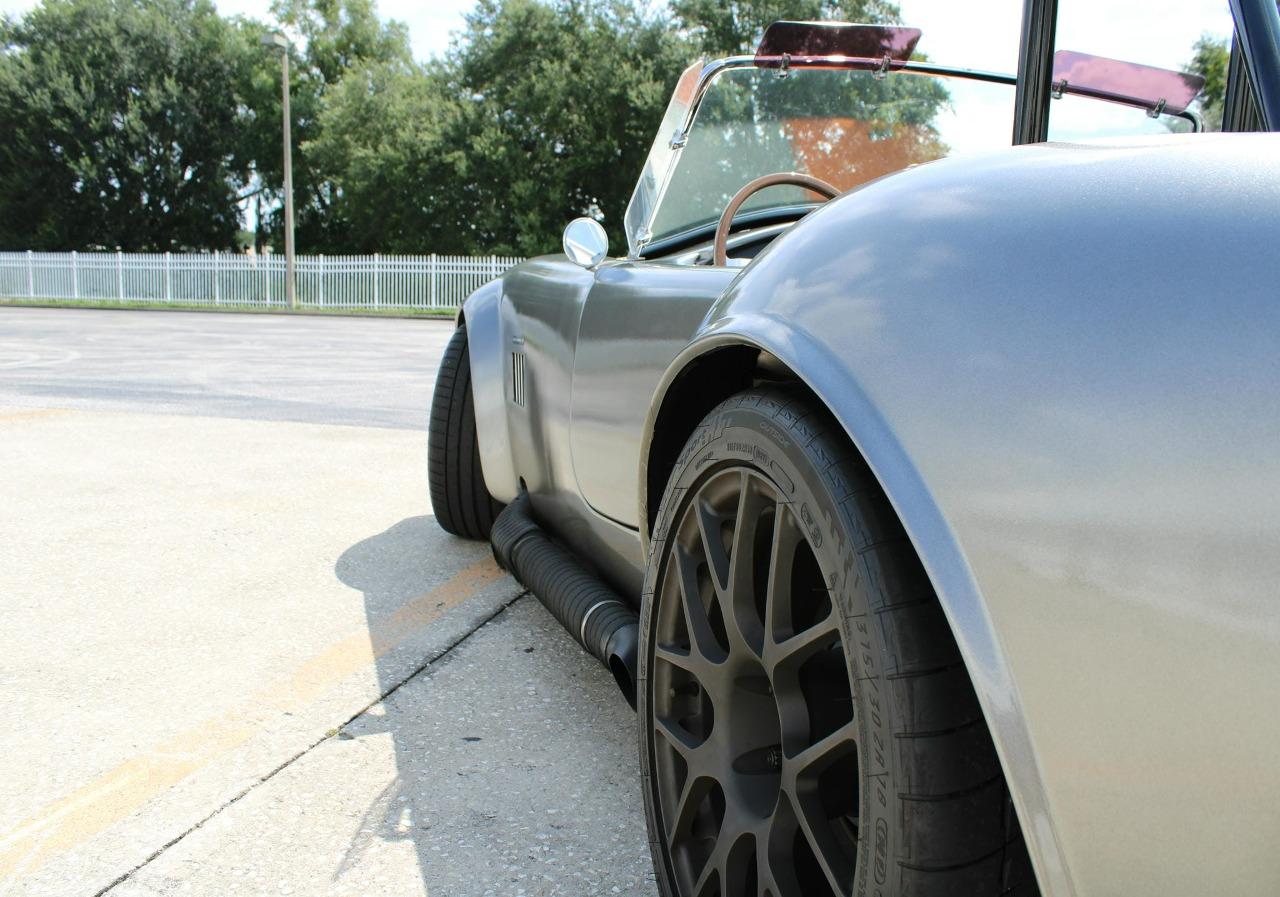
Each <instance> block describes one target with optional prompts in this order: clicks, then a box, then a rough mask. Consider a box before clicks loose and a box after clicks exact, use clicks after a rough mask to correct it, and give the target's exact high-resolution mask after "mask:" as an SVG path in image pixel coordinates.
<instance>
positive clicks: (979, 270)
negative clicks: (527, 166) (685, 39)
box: [429, 0, 1280, 897]
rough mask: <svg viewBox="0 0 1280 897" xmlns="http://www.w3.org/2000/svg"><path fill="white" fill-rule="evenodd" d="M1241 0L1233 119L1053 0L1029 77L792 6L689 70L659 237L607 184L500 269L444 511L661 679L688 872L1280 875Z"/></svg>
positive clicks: (679, 840) (473, 353)
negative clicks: (1074, 137) (976, 66)
mask: <svg viewBox="0 0 1280 897" xmlns="http://www.w3.org/2000/svg"><path fill="white" fill-rule="evenodd" d="M1231 5H1232V14H1233V18H1234V23H1235V34H1234V40H1233V45H1232V51H1231V62H1230V66H1229V72H1228V76H1227V85H1226V93H1225V99H1224V101H1223V104H1222V106H1221V121H1222V125H1221V130H1222V131H1224V132H1236V133H1217V134H1213V133H1201V132H1203V131H1205V130H1206V128H1205V125H1204V122H1203V121H1202V120H1201V117H1200V116H1199V115H1197V112H1196V110H1197V109H1199V108H1201V107H1200V105H1198V104H1197V103H1196V102H1195V98H1196V95H1197V92H1198V91H1199V90H1200V89H1201V86H1202V81H1201V79H1200V78H1198V77H1196V76H1193V75H1188V74H1184V73H1180V72H1173V71H1165V70H1161V69H1155V68H1151V67H1149V66H1145V65H1137V64H1133V63H1130V62H1126V61H1121V60H1115V59H1106V58H1102V57H1099V56H1094V55H1089V54H1086V53H1080V52H1073V51H1069V50H1065V49H1056V48H1055V16H1056V13H1055V10H1056V2H1054V0H1027V3H1026V8H1025V12H1024V20H1023V25H1022V42H1021V47H1020V57H1019V70H1018V73H1017V75H1016V76H1015V75H1004V74H999V73H993V72H985V71H973V70H968V69H956V68H949V67H946V66H945V65H941V64H937V63H934V62H929V61H923V59H922V57H921V56H920V55H919V54H918V53H917V52H916V49H917V45H919V46H921V47H924V48H925V49H927V42H924V41H922V39H921V34H920V32H919V31H917V30H915V29H910V28H905V27H897V26H862V25H844V24H833V23H821V24H816V23H796V22H780V23H777V24H776V25H774V26H772V27H771V28H770V29H769V30H768V31H767V33H766V34H765V37H764V39H763V41H762V42H761V44H760V47H759V50H758V52H757V53H756V54H755V55H753V56H742V57H734V58H728V59H721V60H718V61H714V62H710V63H705V64H704V63H699V64H696V65H694V66H692V67H690V68H689V69H688V70H687V71H686V72H685V73H684V74H683V76H682V77H681V78H680V80H679V83H678V85H677V87H676V90H675V94H674V96H673V98H672V100H671V103H670V106H669V108H668V109H667V112H666V116H665V118H664V119H663V121H662V124H661V128H660V130H659V132H658V135H657V138H656V140H655V141H654V144H653V148H652V150H651V152H650V154H649V156H648V160H647V162H646V164H645V166H644V170H643V171H642V172H641V173H640V178H639V182H638V184H637V186H636V189H635V194H634V197H633V199H632V201H631V204H630V207H629V208H628V211H627V215H626V221H625V225H626V234H627V239H628V246H627V247H626V255H625V257H610V256H609V254H608V248H607V246H606V241H605V236H604V231H603V230H602V229H601V227H600V225H599V224H598V223H596V222H595V221H593V220H591V219H585V218H584V219H579V220H577V221H574V222H572V223H571V224H570V225H569V226H568V228H567V229H566V231H565V234H564V254H563V255H555V256H548V257H543V258H536V259H532V260H529V261H527V262H524V263H523V264H521V265H519V266H517V267H515V268H514V269H512V270H511V271H509V272H507V273H506V274H505V275H504V276H503V277H502V278H500V279H499V280H496V281H494V282H492V283H490V284H488V285H487V286H485V287H483V288H482V289H480V290H479V291H477V292H476V293H475V294H474V295H472V296H471V297H470V298H469V299H468V300H467V302H466V304H465V305H464V307H463V309H462V312H461V314H460V316H459V318H458V329H457V332H456V334H455V335H454V337H453V340H452V342H451V343H450V346H449V349H448V352H447V353H446V356H445V358H444V362H443V365H442V367H441V371H440V376H439V380H438V383H437V387H436V392H435V399H434V405H433V408H432V413H431V426H430V470H429V473H430V485H431V496H432V501H433V505H434V511H435V514H436V517H437V519H438V520H439V522H440V524H441V525H442V526H443V527H444V528H445V529H447V530H449V531H450V532H452V533H456V534H458V535H462V536H467V537H472V538H485V539H491V540H492V542H493V546H494V551H495V554H496V556H497V557H498V559H499V561H500V562H501V563H502V564H503V565H504V566H506V567H507V569H509V570H510V571H511V572H512V573H513V574H514V575H515V576H516V577H517V578H518V579H519V580H520V581H521V582H522V583H524V584H525V585H526V586H527V587H528V588H529V589H530V590H531V591H532V592H533V593H535V594H536V595H537V596H538V598H539V599H540V600H541V601H542V602H543V603H544V604H545V605H546V606H547V608H548V609H549V610H550V611H551V613H552V614H554V615H555V616H556V618H557V619H558V620H560V621H561V622H562V623H563V624H564V625H565V626H566V627H567V628H568V629H569V631H570V632H571V633H572V634H573V635H574V637H575V638H577V639H578V640H579V641H580V642H581V643H582V645H583V646H584V647H585V648H586V649H587V650H588V651H590V652H592V653H593V654H595V655H596V656H597V657H599V658H600V659H601V660H602V661H603V662H604V663H605V664H606V665H607V666H608V667H609V669H610V670H611V671H612V672H613V674H614V676H615V677H616V678H617V680H618V683H619V686H620V687H621V689H622V691H623V693H624V694H625V695H626V696H627V697H628V699H630V700H631V701H632V703H633V704H634V706H635V707H636V709H637V711H638V712H639V715H640V721H641V725H640V732H641V737H640V745H639V748H640V750H639V754H640V771H641V776H640V782H641V786H642V788H643V792H644V799H645V805H646V810H647V817H648V826H649V835H650V839H651V842H652V852H653V858H654V864H655V868H656V874H657V883H658V887H659V889H660V891H661V893H662V894H663V895H664V897H677V895H679V897H712V895H719V897H742V895H752V897H763V895H769V897H801V895H803V897H822V895H883V897H890V895H893V897H905V895H961V897H967V895H977V897H997V895H1015V894H1016V895H1032V894H1037V893H1039V894H1043V895H1052V897H1073V895H1075V897H1106V895H1124V897H1141V895H1183V894H1185V895H1207V894H1213V895H1248V897H1251V895H1258V897H1266V895H1276V894H1280V687H1278V686H1280V586H1278V585H1277V584H1278V583H1280V462H1278V461H1277V456H1278V453H1280V448H1278V447H1280V137H1277V136H1275V135H1274V134H1271V133H1241V132H1266V131H1275V130H1277V129H1280V14H1278V11H1277V5H1276V0H1232V4H1231ZM1084 49H1087V48H1084ZM1002 103H1003V108H1005V109H1007V110H1009V123H1010V125H1011V126H1012V132H1013V140H1012V143H1013V144H1014V145H1013V146H1010V145H1009V144H1010V139H1009V131H1008V130H1007V129H1005V128H1001V129H990V128H987V129H983V128H974V127H969V128H953V127H949V125H948V122H949V121H950V122H954V121H957V120H966V121H973V120H974V119H973V118H969V119H965V118H964V116H965V110H966V109H973V108H978V107H981V108H988V109H989V108H996V107H1000V104H1002ZM975 104H977V105H975ZM983 104H985V105H983ZM1058 116H1061V118H1057V117H1058ZM949 117H950V118H949ZM1055 120H1056V121H1058V122H1059V123H1060V126H1059V128H1058V132H1057V133H1059V134H1062V133H1066V131H1063V127H1065V126H1066V125H1067V124H1071V123H1072V122H1075V123H1079V122H1085V123H1087V124H1090V127H1091V128H1092V131H1091V133H1095V134H1096V133H1099V132H1100V131H1101V132H1102V133H1105V134H1112V135H1115V136H1111V137H1103V138H1101V139H1096V140H1089V141H1087V142H1072V141H1071V140H1069V139H1068V140H1056V139H1050V138H1054V136H1055ZM1068 130H1069V129H1068Z"/></svg>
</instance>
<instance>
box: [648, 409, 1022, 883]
mask: <svg viewBox="0 0 1280 897" xmlns="http://www.w3.org/2000/svg"><path fill="white" fill-rule="evenodd" d="M650 548H651V552H650V555H649V566H648V571H647V575H646V581H645V593H644V607H643V609H642V616H641V632H642V636H641V637H642V647H641V664H640V677H639V682H638V684H637V689H638V697H639V710H640V719H641V727H640V728H641V736H640V737H641V763H642V766H643V784H644V797H645V809H646V815H647V820H648V826H649V836H650V841H651V849H652V853H653V858H654V865H655V868H656V871H657V878H658V882H659V887H660V889H661V892H662V894H663V895H664V897H765V895H768V897H835V895H841V897H845V895H871V894H882V895H885V897H890V895H896V897H906V895H965V897H988V895H989V897H996V895H1009V894H1025V895H1030V894H1034V893H1035V885H1034V881H1033V879H1032V878H1031V875H1030V871H1029V865H1028V863H1027V861H1026V851H1025V847H1024V846H1023V844H1022V840H1021V836H1020V834H1019V832H1018V828H1017V822H1016V819H1015V817H1014V815H1013V813H1012V810H1011V807H1010V803H1009V799H1008V795H1007V791H1006V788H1005V783H1004V778H1003V776H1002V774H1001V770H1000V766H999V764H998V762H997V759H996V755H995V751H994V748H993V746H992V743H991V740H990V737H989V735H988V733H987V729H986V726H985V723H984V721H983V718H982V714H981V711H980V709H979V706H978V702H977V699H976V696H975V694H974V691H973V688H972V685H971V684H970V682H969V680H968V677H967V675H966V673H965V670H964V666H963V664H962V663H961V660H960V656H959V652H958V650H957V648H956V643H955V640H954V639H953V637H952V635H951V632H950V629H949V628H948V624H947V621H946V619H945V618H944V616H943V613H942V609H941V607H940V606H939V604H938V601H937V598H936V597H935V596H934V594H933V592H932V589H931V587H930V584H929V581H928V578H927V577H926V575H925V574H924V571H923V569H922V567H921V565H920V562H919V560H918V559H917V557H916V555H915V553H914V551H913V550H912V547H911V545H910V543H909V542H908V540H907V538H906V535H905V533H904V531H903V529H902V527H901V525H900V524H899V523H898V521H897V519H896V517H895V516H894V513H893V510H892V508H891V507H890V506H889V504H888V501H887V500H886V498H885V497H884V495H883V493H882V492H881V491H880V489H879V486H878V484H877V483H876V481H875V479H874V477H873V476H872V474H871V472H870V471H869V470H868V469H867V467H866V466H865V464H864V463H863V462H862V461H861V458H860V456H859V455H858V453H857V452H856V450H855V449H854V448H853V446H852V445H851V444H850V443H849V441H848V439H847V437H846V436H845V435H844V433H843V432H841V430H840V428H839V427H838V425H837V424H835V423H834V421H832V420H831V419H830V417H829V416H828V415H826V413H825V412H824V411H823V410H822V409H820V408H818V407H815V406H814V405H812V404H811V403H810V402H809V400H807V399H806V398H804V397H800V396H796V395H792V394H791V393H789V392H786V391H783V390H780V389H776V388H774V389H755V390H750V391H747V392H744V393H741V394H739V395H737V396H734V397H733V398H731V399H729V400H727V401H725V402H724V403H722V404H721V405H720V406H719V407H717V408H716V409H715V410H713V411H712V412H711V414H709V415H708V416H707V418H706V419H705V420H704V421H703V422H702V424H701V425H700V426H699V428H698V429H697V430H696V431H695V433H694V434H693V436H692V437H691V438H690V439H689V442H688V443H687V444H686V446H685V448H684V451H683V452H682V454H681V456H680V458H679V460H678V461H677V463H676V466H675V469H674V470H673V472H672V474H671V477H670V480H669V482H668V483H667V487H666V492H665V494H664V496H663V499H662V503H661V506H660V509H659V512H658V520H657V523H656V525H655V527H654V538H653V541H652V544H651V546H650Z"/></svg>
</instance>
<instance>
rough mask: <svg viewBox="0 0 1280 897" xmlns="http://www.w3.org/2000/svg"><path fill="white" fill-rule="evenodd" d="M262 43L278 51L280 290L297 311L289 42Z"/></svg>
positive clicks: (271, 37)
mask: <svg viewBox="0 0 1280 897" xmlns="http://www.w3.org/2000/svg"><path fill="white" fill-rule="evenodd" d="M262 43H263V44H265V45H266V46H268V47H274V48H276V49H278V50H280V59H281V79H280V80H281V85H282V86H281V92H282V96H283V110H282V111H283V113H284V115H283V118H284V269H285V275H284V290H285V297H286V299H287V301H288V303H289V308H297V306H298V299H297V295H296V294H295V292H294V285H295V284H296V283H297V281H296V279H295V277H294V257H293V137H292V134H291V130H290V124H291V120H292V118H293V116H292V115H291V114H290V113H289V40H288V38H286V37H285V36H284V35H283V34H268V35H266V36H265V37H263V38H262Z"/></svg>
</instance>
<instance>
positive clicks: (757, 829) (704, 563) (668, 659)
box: [646, 465, 859, 897]
mask: <svg viewBox="0 0 1280 897" xmlns="http://www.w3.org/2000/svg"><path fill="white" fill-rule="evenodd" d="M802 513H803V512H798V511H797V510H796V508H795V507H793V505H791V504H790V503H788V502H786V501H785V500H783V498H782V495H781V493H780V491H779V489H778V488H777V487H776V486H775V484H774V483H773V481H771V480H770V479H769V478H768V477H767V476H765V475H764V474H763V473H761V472H760V471H758V470H756V469H755V468H752V467H749V466H737V465H734V466H728V467H722V468H719V469H717V470H715V471H713V472H711V473H710V474H708V475H705V476H704V477H703V478H702V479H701V480H700V483H699V484H698V485H697V486H695V488H694V489H693V490H691V495H689V496H687V497H686V499H685V502H684V505H683V508H682V510H680V511H679V512H678V516H677V519H676V522H675V524H674V525H673V527H672V529H671V531H670V536H669V538H668V539H667V542H666V545H665V551H666V556H665V559H664V567H663V571H662V576H661V579H660V580H659V582H658V587H657V590H656V593H655V600H656V601H657V606H656V609H655V617H654V629H653V638H652V639H651V646H652V647H651V650H652V652H653V654H652V658H651V664H650V670H651V675H650V687H651V688H652V701H651V703H650V706H651V707H652V714H651V719H650V721H649V727H648V730H647V732H646V738H647V747H648V750H649V752H650V756H651V759H652V762H653V771H654V776H653V782H652V787H653V788H654V797H655V798H656V807H657V810H658V816H659V818H660V821H661V826H660V828H661V831H660V833H659V837H660V838H661V839H662V840H663V841H664V844H663V845H662V846H663V847H664V848H665V851H666V853H667V856H668V860H669V862H670V865H671V869H672V872H673V874H674V876H675V880H676V882H677V885H678V888H679V894H680V895H681V897H744V895H749V897H809V895H833V897H834V895H847V894H849V893H850V892H851V891H852V888H853V882H854V876H855V872H856V863H857V852H858V850H857V849H858V821H859V792H858V787H859V786H858V783H859V761H858V732H857V719H856V718H855V710H854V701H853V696H852V690H851V687H850V682H851V677H850V671H849V664H848V662H847V659H846V652H845V646H844V644H843V640H842V637H841V629H840V611H839V607H838V606H836V604H834V603H833V601H832V598H831V595H830V593H829V590H828V589H827V587H826V583H827V582H828V581H830V580H829V576H827V575H824V571H823V570H822V569H821V568H820V566H819V563H818V560H817V555H815V553H814V550H813V547H812V545H811V544H810V540H809V538H808V537H807V536H806V527H805V526H804V524H803V523H802V522H801V520H799V519H798V516H797V515H798V514H802ZM816 538H820V536H816Z"/></svg>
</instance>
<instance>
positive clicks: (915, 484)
mask: <svg viewBox="0 0 1280 897" xmlns="http://www.w3.org/2000/svg"><path fill="white" fill-rule="evenodd" d="M730 323H732V324H733V325H735V326H732V327H731V326H728V325H729V324H730ZM777 330H778V323H777V322H776V321H768V320H765V321H746V320H741V321H733V322H730V321H727V320H724V321H721V322H720V325H719V326H718V327H717V328H716V330H715V332H714V333H711V334H707V335H705V336H703V337H701V338H696V339H695V340H694V341H693V342H692V343H691V344H690V345H689V347H688V348H686V349H685V350H684V351H683V352H682V353H681V354H680V355H679V356H677V358H676V359H675V360H674V361H673V362H672V364H671V365H670V367H669V368H668V370H667V373H666V375H665V376H664V377H663V379H662V381H661V383H660V384H659V386H658V389H657V390H656V392H655V395H654V399H653V402H652V403H651V407H650V411H649V415H648V420H647V422H646V426H645V430H644V443H643V445H642V448H641V454H640V457H641V459H642V468H641V470H640V476H639V483H638V487H639V511H640V513H639V520H640V524H641V539H642V542H643V544H644V550H645V552H646V554H647V553H648V551H649V535H650V533H651V532H652V527H653V525H654V522H655V518H656V514H657V510H658V505H659V504H660V502H661V499H662V494H663V490H664V488H665V486H666V482H667V478H668V477H669V475H670V473H671V471H672V469H673V468H674V466H675V462H676V458H677V456H678V454H679V452H680V449H681V448H682V447H683V446H684V444H685V441H686V440H687V439H688V437H689V435H690V434H691V433H692V432H693V430H694V428H695V427H696V426H697V425H698V423H699V422H700V421H701V420H702V419H703V417H704V416H705V415H706V414H707V413H708V412H709V411H710V410H711V409H712V408H714V407H715V406H716V405H717V404H719V403H720V402H721V401H723V400H724V399H726V398H728V397H729V396H731V395H733V394H735V393H737V392H740V391H742V390H743V389H747V388H750V387H751V386H753V385H757V384H760V383H763V382H786V383H791V384H794V386H795V388H797V389H801V390H803V391H805V392H807V393H808V394H809V396H810V397H811V398H812V400H813V401H814V402H815V404H817V405H819V406H821V407H823V408H824V409H826V410H827V411H828V412H829V413H830V414H831V415H832V417H833V418H835V419H836V421H837V422H838V423H839V424H840V425H841V427H842V428H843V429H844V431H845V433H846V434H847V435H848V437H849V439H850V441H851V442H852V443H853V445H854V448H855V449H856V450H857V451H858V452H859V453H860V454H861V456H862V458H863V460H864V461H866V463H867V465H868V467H870V469H871V471H872V472H873V474H874V475H875V477H876V480H877V482H878V483H879V485H880V488H881V489H882V490H883V492H884V494H885V496H886V498H887V499H888V501H889V503H890V505H891V506H892V507H893V508H894V511H895V513H896V514H897V515H898V518H899V520H900V522H901V523H902V524H903V527H904V528H905V530H906V531H907V535H908V537H909V538H910V540H911V543H912V546H913V547H914V549H915V551H916V553H917V555H918V556H919V558H920V560H921V562H922V564H923V565H924V568H925V571H926V573H927V574H928V576H929V579H930V582H931V584H932V585H933V588H934V590H935V591H936V593H937V595H938V600H939V603H940V604H941V605H942V608H943V611H944V614H945V615H946V617H947V620H948V622H949V624H950V626H951V630H952V633H953V635H954V637H955V639H956V643H957V645H958V647H959V649H960V653H961V656H962V658H963V659H964V662H965V666H966V668H967V670H968V672H969V677H970V679H971V681H972V682H973V686H974V690H975V691H976V692H977V695H978V700H979V703H980V704H981V706H982V710H983V715H984V717H985V718H986V721H987V727H988V729H989V730H990V732H991V736H992V740H993V741H994V743H995V746H996V752H997V755H998V756H999V759H1000V764H1001V767H1002V769H1003V770H1004V775H1005V780H1006V782H1007V784H1008V787H1009V791H1010V794H1011V796H1012V799H1013V803H1014V808H1015V810H1016V811H1017V814H1018V818H1019V820H1020V822H1021V827H1022V831H1023V834H1024V837H1025V839H1026V842H1027V848H1028V851H1029V853H1030V855H1031V861H1032V864H1033V866H1034V869H1035V873H1036V878H1037V880H1038V882H1039V886H1040V891H1041V894H1042V895H1044V897H1072V895H1073V894H1074V889H1073V888H1072V886H1071V882H1070V877H1069V874H1068V870H1067V866H1066V863H1065V858H1064V856H1063V854H1062V851H1061V847H1060V844H1059V841H1058V838H1057V835H1056V833H1055V831H1054V826H1053V820H1052V816H1051V814H1050V810H1049V803H1048V798H1047V794H1046V792H1045V788H1044V784H1043V781H1042V779H1041V777H1040V772H1039V765H1038V763H1037V760H1036V757H1035V752H1034V750H1033V748H1032V741H1031V737H1030V732H1029V730H1028V727H1027V721H1026V719H1025V717H1024V715H1023V713H1022V705H1021V700H1020V698H1019V697H1018V693H1017V689H1016V686H1015V684H1014V682H1013V679H1012V675H1011V673H1010V670H1009V666H1008V662H1007V660H1006V658H1005V655H1004V651H1003V649H1002V648H1001V646H1000V643H999V640H998V638H997V636H996V634H995V630H994V627H993V625H992V623H991V620H990V618H989V616H988V614H987V611H986V607H985V604H984V603H983V599H982V596H981V593H980V591H979V589H978V585H977V583H976V582H975V581H974V579H973V576H972V573H971V572H970V568H969V566H968V563H967V561H966V560H965V558H964V555H963V552H962V551H961V548H960V546H959V543H958V542H957V540H956V537H955V535H954V533H953V532H952V531H951V528H950V527H949V525H948V524H947V522H946V520H945V519H944V518H943V516H942V513H941V511H940V509H939V508H938V507H937V505H936V504H935V503H934V501H933V499H932V496H931V494H930V492H929V490H928V488H927V486H926V485H925V483H924V482H923V481H922V479H921V478H920V475H919V473H918V471H917V470H916V469H915V467H914V465H913V464H912V463H911V460H910V458H909V456H908V455H907V453H906V451H905V449H904V448H903V446H901V445H900V444H899V443H898V442H897V440H896V439H895V438H894V436H893V434H892V433H891V431H890V430H889V429H888V427H887V426H886V424H885V423H884V421H883V419H882V418H881V416H880V414H879V412H878V410H877V409H876V408H875V406H874V405H873V404H872V403H871V402H870V401H869V400H868V399H867V397H866V395H865V394H864V393H863V391H862V389H861V388H860V386H859V385H858V384H857V382H856V381H855V380H854V378H853V375H852V374H851V373H850V372H849V371H848V370H847V367H846V366H844V365H842V364H841V363H840V362H839V359H837V358H836V357H835V355H834V354H833V353H830V352H828V351H827V349H826V348H825V347H824V346H821V345H819V344H817V343H815V342H814V341H812V340H810V339H807V338H806V337H805V336H804V335H803V334H797V333H790V332H789V333H785V334H783V333H777V332H775V331H777ZM769 336H773V337H774V338H773V339H770V338H769ZM801 359H804V361H803V362H802V361H801ZM837 396H838V397H839V399H838V401H837V400H835V397H837Z"/></svg>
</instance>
